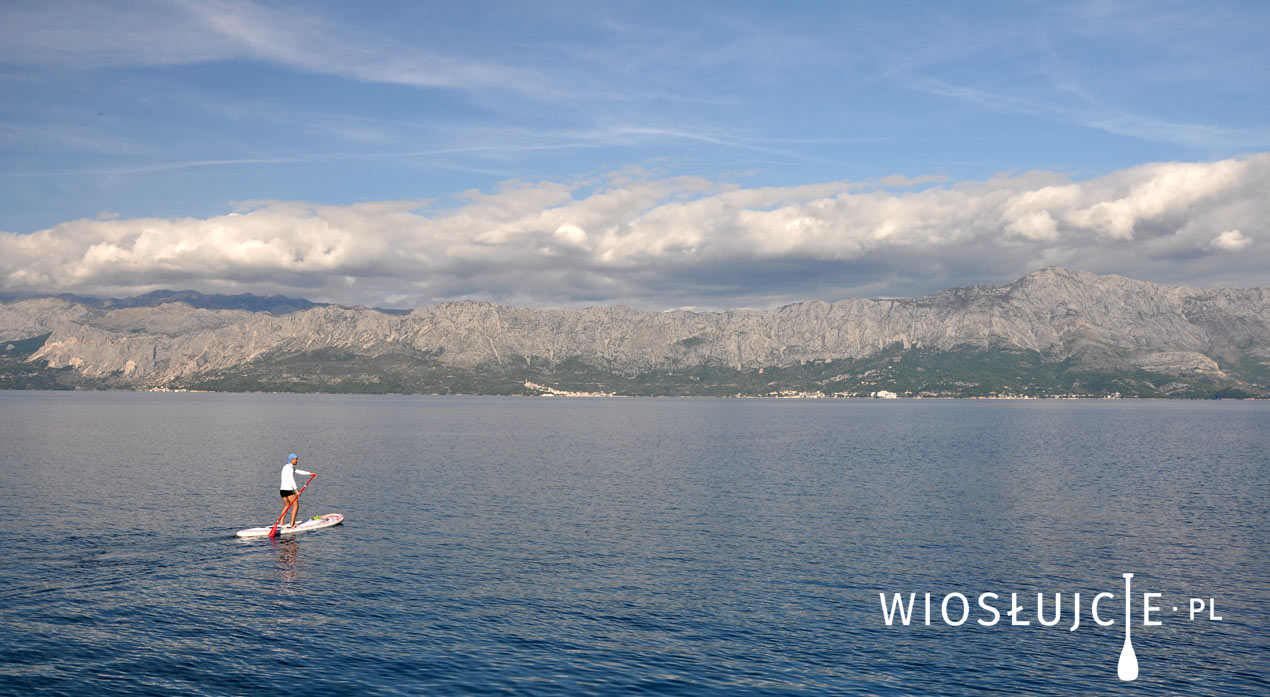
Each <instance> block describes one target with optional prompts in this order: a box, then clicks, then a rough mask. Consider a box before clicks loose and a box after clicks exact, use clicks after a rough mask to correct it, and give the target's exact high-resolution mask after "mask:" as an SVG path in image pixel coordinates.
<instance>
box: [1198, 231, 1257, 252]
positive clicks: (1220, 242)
mask: <svg viewBox="0 0 1270 697" xmlns="http://www.w3.org/2000/svg"><path fill="white" fill-rule="evenodd" d="M1251 242H1252V240H1250V239H1248V238H1247V237H1244V234H1243V233H1242V232H1240V231H1239V230H1227V231H1225V232H1223V233H1222V234H1220V235H1218V236H1216V237H1214V238H1213V241H1212V242H1209V243H1208V246H1209V248H1210V249H1221V250H1224V251H1227V252H1233V251H1236V250H1239V249H1243V248H1244V247H1247V246H1248V245H1249V244H1250V243H1251Z"/></svg>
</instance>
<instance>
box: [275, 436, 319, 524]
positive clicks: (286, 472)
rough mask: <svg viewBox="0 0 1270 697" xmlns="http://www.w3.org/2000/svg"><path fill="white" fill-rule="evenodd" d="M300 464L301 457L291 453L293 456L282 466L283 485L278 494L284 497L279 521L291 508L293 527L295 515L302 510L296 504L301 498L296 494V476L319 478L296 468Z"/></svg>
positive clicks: (280, 486)
mask: <svg viewBox="0 0 1270 697" xmlns="http://www.w3.org/2000/svg"><path fill="white" fill-rule="evenodd" d="M298 464H300V457H299V456H298V455H296V454H295V453H291V456H290V457H288V458H287V464H285V465H283V466H282V483H281V484H280V485H279V487H278V494H280V495H281V496H282V513H280V514H278V520H282V519H283V518H284V517H286V515H287V508H288V507H289V508H290V509H291V525H292V526H295V514H296V513H297V512H298V511H299V510H300V506H299V504H296V499H298V498H300V497H299V495H298V494H297V493H296V486H295V476H296V475H297V474H299V475H305V474H308V475H313V476H315V477H316V476H317V475H316V474H314V473H313V472H305V471H304V470H302V469H300V468H298V467H296V465H298ZM293 504H295V505H293Z"/></svg>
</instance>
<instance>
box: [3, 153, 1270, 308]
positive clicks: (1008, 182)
mask: <svg viewBox="0 0 1270 697" xmlns="http://www.w3.org/2000/svg"><path fill="white" fill-rule="evenodd" d="M1266 190H1270V153H1266V154H1258V155H1253V156H1249V157H1246V158H1242V159H1227V160H1220V161H1215V162H1170V163H1157V164H1148V165H1142V166H1138V167H1132V168H1128V169H1123V170H1119V171H1115V172H1111V173H1109V174H1106V175H1103V176H1100V177H1097V178H1094V179H1089V180H1083V181H1077V180H1073V179H1071V178H1070V177H1068V176H1065V175H1063V174H1060V173H1055V172H1049V171H1035V172H1027V173H1022V174H1012V175H1001V176H997V177H993V178H991V179H988V180H983V181H963V182H956V183H946V184H938V183H932V182H931V181H930V180H927V179H905V178H886V179H881V180H876V181H872V182H855V183H853V182H825V183H820V184H812V185H802V186H783V187H782V186H776V187H753V188H745V187H739V186H735V185H731V184H726V183H720V182H717V181H712V180H709V179H705V178H700V177H671V178H661V179H656V178H639V177H631V176H629V175H614V176H613V177H612V178H611V179H609V180H607V181H605V182H602V183H601V184H600V185H599V186H594V183H591V184H588V185H587V186H582V185H569V184H564V183H560V182H550V181H547V182H538V183H523V182H522V183H514V182H513V183H507V184H505V185H504V186H503V187H502V188H500V189H498V190H495V191H492V192H468V193H466V194H464V195H463V196H462V197H461V199H460V200H458V201H457V202H456V203H455V204H454V205H451V206H449V207H433V206H430V205H425V204H423V203H421V202H394V201H390V202H377V203H363V204H356V205H350V206H326V205H318V204H310V203H302V202H283V201H266V202H256V203H253V204H248V205H245V206H244V207H243V208H242V209H241V210H237V211H235V212H232V213H229V214H225V215H219V216H214V217H210V218H170V219H160V218H137V219H112V220H75V221H70V222H65V223H62V224H59V225H56V226H54V227H51V228H48V229H45V230H41V231H39V232H36V233H33V234H29V235H20V234H10V233H3V234H0V279H2V280H0V287H2V288H3V289H4V290H6V291H17V292H66V291H69V292H80V293H96V294H112V295H119V294H131V293H138V292H145V291H147V290H152V289H154V288H157V287H181V288H187V287H188V288H195V289H198V290H202V291H205V292H245V291H250V292H257V293H266V292H281V293H288V294H292V295H303V296H306V297H310V298H315V299H322V300H329V301H335V302H340V303H345V304H367V305H397V306H411V305H416V306H417V305H423V304H428V303H431V302H436V301H439V300H444V299H455V298H480V299H488V300H493V301H496V302H502V303H507V304H517V305H533V306H577V305H584V304H619V303H620V304H631V305H635V306H640V307H645V308H649V309H665V308H671V307H684V306H692V307H702V308H732V307H743V306H748V307H754V306H761V307H766V306H772V305H774V304H778V303H782V302H789V301H795V300H805V299H829V300H833V299H839V298H842V297H849V296H853V295H890V296H896V295H898V296H911V295H915V294H920V293H922V292H926V291H930V290H935V289H937V288H940V287H944V286H949V285H957V284H964V283H971V282H981V281H984V280H1002V281H1004V280H1009V279H1011V278H1013V277H1015V276H1018V275H1022V274H1023V273H1026V272H1028V271H1030V270H1033V269H1036V268H1039V267H1043V266H1048V265H1063V266H1069V267H1075V268H1081V269H1086V270H1092V271H1100V272H1116V273H1122V274H1125V275H1130V276H1135V277H1138V278H1144V279H1148V280H1155V281H1160V282H1177V281H1178V280H1179V279H1181V280H1185V281H1186V282H1188V283H1190V284H1192V285H1219V284H1221V285H1239V286H1252V285H1260V284H1264V282H1265V272H1264V270H1265V269H1266V268H1267V267H1270V244H1267V242H1266V238H1267V236H1268V235H1270V228H1268V227H1267V224H1266V222H1265V221H1266V220H1270V203H1268V202H1267V201H1266V200H1265V197H1264V195H1263V194H1264V192H1265V191H1266Z"/></svg>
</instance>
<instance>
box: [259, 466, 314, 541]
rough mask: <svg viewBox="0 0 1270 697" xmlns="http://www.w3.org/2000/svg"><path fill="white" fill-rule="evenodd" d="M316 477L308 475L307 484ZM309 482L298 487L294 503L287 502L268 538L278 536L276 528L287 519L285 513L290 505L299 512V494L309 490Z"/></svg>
mask: <svg viewBox="0 0 1270 697" xmlns="http://www.w3.org/2000/svg"><path fill="white" fill-rule="evenodd" d="M316 476H317V475H316V474H310V475H309V482H311V481H313V478H314V477H316ZM309 482H305V483H304V486H302V487H300V490H299V491H297V492H295V500H294V501H288V502H287V505H286V506H284V507H283V509H282V515H280V516H278V519H277V520H276V521H274V523H273V527H272V528H270V529H269V537H273V536H274V535H277V534H278V526H279V525H280V524H282V519H283V518H286V517H287V511H289V510H291V506H292V505H294V506H295V507H296V510H297V511H298V510H300V494H303V493H304V490H305V489H307V488H309Z"/></svg>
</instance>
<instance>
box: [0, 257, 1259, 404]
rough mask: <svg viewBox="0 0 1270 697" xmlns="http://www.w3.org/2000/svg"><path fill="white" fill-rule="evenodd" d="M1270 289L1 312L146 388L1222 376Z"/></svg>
mask: <svg viewBox="0 0 1270 697" xmlns="http://www.w3.org/2000/svg"><path fill="white" fill-rule="evenodd" d="M1267 290H1268V289H1266V288H1254V289H1249V290H1230V289H1216V290H1199V289H1194V288H1185V287H1171V286H1163V285H1157V284H1152V283H1146V282H1141V281H1134V280H1131V279H1128V278H1124V277H1120V276H1097V275H1094V274H1090V273H1085V272H1080V271H1070V270H1066V269H1059V268H1049V269H1044V270H1041V271H1037V272H1034V273H1031V274H1028V275H1027V276H1025V277H1023V278H1021V279H1019V280H1018V281H1015V282H1014V283H1010V284H1005V285H985V286H971V287H966V288H956V289H951V290H946V291H941V292H939V293H934V294H932V295H928V296H925V297H921V298H915V299H851V300H843V301H840V302H834V303H827V302H818V301H817V302H804V303H798V304H794V305H787V306H785V307H781V308H776V309H772V310H766V311H757V310H742V311H733V312H722V313H693V312H646V311H641V310H635V309H631V308H624V307H595V308H588V309H584V310H560V309H554V310H553V309H526V308H514V307H500V306H497V305H493V304H490V303H484V302H470V301H468V302H451V303H443V304H440V305H435V306H430V307H425V308H420V309H417V310H415V311H413V312H411V313H410V314H407V315H393V314H386V313H383V312H378V311H375V310H369V309H365V308H342V307H335V306H327V307H317V308H313V309H310V310H305V311H301V312H294V313H292V314H288V315H283V316H273V315H269V314H264V313H251V312H246V311H216V310H196V309H194V308H190V307H189V306H187V305H183V304H180V303H170V304H166V305H161V306H159V307H155V308H131V309H127V310H114V311H101V310H94V309H91V308H85V307H83V306H76V305H71V304H67V303H63V302H62V301H51V300H38V301H21V302H17V303H10V304H6V305H0V337H4V338H6V339H15V338H24V336H22V335H25V336H31V335H36V334H42V333H44V332H50V331H51V332H52V335H51V336H50V337H49V339H48V340H47V342H46V343H45V345H44V347H43V348H42V349H40V350H39V351H38V352H37V353H36V354H35V356H34V357H33V359H35V360H45V361H48V363H49V364H50V365H51V366H54V367H58V366H66V365H69V366H74V367H75V368H77V369H78V370H80V371H82V372H83V373H84V374H85V375H86V376H89V377H101V376H108V375H114V376H116V377H118V378H120V379H123V380H126V381H128V382H131V383H134V384H138V385H163V384H168V383H170V382H172V381H173V380H178V379H188V378H191V377H196V376H199V375H207V374H214V373H216V372H218V371H224V370H229V369H232V368H234V367H236V366H241V365H243V364H245V363H249V362H251V361H253V360H256V359H259V358H261V357H266V356H277V355H284V354H298V353H304V352H312V351H318V350H322V349H336V350H341V351H347V352H350V353H353V354H357V355H362V356H374V355H383V354H386V353H392V352H427V353H428V354H429V355H432V356H435V357H436V358H437V359H438V360H441V361H443V362H445V363H448V364H451V365H454V366H456V367H460V368H461V367H466V368H471V367H474V366H478V365H483V364H493V365H498V364H502V365H504V366H508V365H528V366H532V365H533V364H534V363H535V362H559V361H563V360H566V359H578V360H581V361H583V362H586V363H588V364H590V365H594V366H596V367H599V368H603V369H608V370H611V371H614V372H618V373H623V374H634V373H637V372H639V371H643V370H650V369H667V368H683V367H691V366H699V365H703V364H719V365H727V366H732V367H736V368H754V367H762V366H770V365H785V364H790V363H796V362H799V361H808V360H825V359H856V358H861V357H866V356H869V355H871V354H874V353H877V352H879V351H881V350H883V349H887V348H889V347H892V346H895V345H899V346H901V347H903V348H906V349H907V348H924V349H933V350H948V349H954V348H966V347H972V348H989V347H1003V348H1014V349H1021V350H1030V351H1037V352H1039V353H1041V354H1043V355H1045V356H1046V357H1048V358H1051V359H1055V360H1058V359H1063V358H1068V357H1072V356H1076V357H1078V358H1080V359H1081V360H1088V361H1090V362H1091V365H1097V364H1099V362H1100V361H1101V362H1110V363H1118V364H1119V367H1124V366H1125V365H1139V366H1148V367H1151V368H1152V369H1154V370H1163V371H1165V372H1167V371H1169V370H1175V371H1180V370H1208V371H1217V370H1219V369H1220V368H1221V366H1222V365H1224V364H1226V363H1228V362H1232V361H1238V360H1240V359H1242V358H1244V357H1254V358H1261V359H1264V358H1267V357H1270V311H1268V307H1270V304H1268V303H1267ZM58 303H61V304H58ZM1126 362H1127V363H1126ZM1110 363H1108V365H1110Z"/></svg>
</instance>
